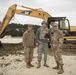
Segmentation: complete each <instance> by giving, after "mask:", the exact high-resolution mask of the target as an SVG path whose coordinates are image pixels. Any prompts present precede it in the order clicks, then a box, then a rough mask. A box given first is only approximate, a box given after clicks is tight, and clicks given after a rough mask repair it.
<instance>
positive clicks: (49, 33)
mask: <svg viewBox="0 0 76 75" xmlns="http://www.w3.org/2000/svg"><path fill="white" fill-rule="evenodd" d="M48 35H49V41H50V43H51V32H50V30H49V31H48Z"/></svg>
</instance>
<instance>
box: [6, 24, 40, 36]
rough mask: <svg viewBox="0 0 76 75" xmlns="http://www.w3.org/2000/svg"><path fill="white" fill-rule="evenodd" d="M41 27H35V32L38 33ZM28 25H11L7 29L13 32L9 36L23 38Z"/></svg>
mask: <svg viewBox="0 0 76 75" xmlns="http://www.w3.org/2000/svg"><path fill="white" fill-rule="evenodd" d="M39 27H40V25H33V28H34V32H35V33H36V31H37V29H38V28H39ZM27 28H28V24H20V23H19V24H17V23H11V24H9V25H8V27H7V28H6V29H7V30H12V31H10V32H8V33H7V35H11V36H12V37H14V36H22V35H23V33H24V32H25V31H26V30H27Z"/></svg>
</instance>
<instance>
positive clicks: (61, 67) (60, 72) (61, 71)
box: [58, 65, 64, 74]
mask: <svg viewBox="0 0 76 75" xmlns="http://www.w3.org/2000/svg"><path fill="white" fill-rule="evenodd" d="M62 73H64V70H63V65H60V71H59V72H58V74H62Z"/></svg>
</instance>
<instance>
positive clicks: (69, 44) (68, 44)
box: [63, 40, 76, 50]
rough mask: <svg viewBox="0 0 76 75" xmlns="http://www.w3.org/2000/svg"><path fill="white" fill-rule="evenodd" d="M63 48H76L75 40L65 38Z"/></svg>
mask: <svg viewBox="0 0 76 75" xmlns="http://www.w3.org/2000/svg"><path fill="white" fill-rule="evenodd" d="M63 50H76V40H65V41H64V44H63Z"/></svg>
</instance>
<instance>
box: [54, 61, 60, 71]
mask: <svg viewBox="0 0 76 75" xmlns="http://www.w3.org/2000/svg"><path fill="white" fill-rule="evenodd" d="M56 63H57V66H56V67H53V69H57V70H59V63H58V62H56Z"/></svg>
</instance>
